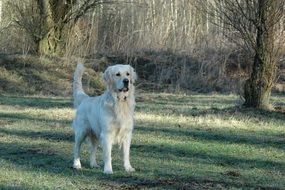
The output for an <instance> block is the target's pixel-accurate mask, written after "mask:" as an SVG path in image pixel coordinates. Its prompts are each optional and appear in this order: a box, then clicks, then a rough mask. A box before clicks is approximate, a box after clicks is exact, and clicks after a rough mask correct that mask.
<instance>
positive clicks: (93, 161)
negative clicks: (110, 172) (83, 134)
mask: <svg viewBox="0 0 285 190" xmlns="http://www.w3.org/2000/svg"><path fill="white" fill-rule="evenodd" d="M88 138H89V144H90V167H91V168H97V167H99V165H98V164H97V161H96V151H97V147H98V142H97V138H96V136H95V135H92V134H91V135H89V136H88Z"/></svg>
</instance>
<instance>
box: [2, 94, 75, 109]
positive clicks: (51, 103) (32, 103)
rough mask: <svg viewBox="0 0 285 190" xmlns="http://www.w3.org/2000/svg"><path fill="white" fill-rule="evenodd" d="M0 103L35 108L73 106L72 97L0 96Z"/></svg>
mask: <svg viewBox="0 0 285 190" xmlns="http://www.w3.org/2000/svg"><path fill="white" fill-rule="evenodd" d="M0 105H8V106H21V107H34V108H42V109H44V108H68V107H72V102H71V99H70V98H40V97H17V96H15V97H13V96H0Z"/></svg>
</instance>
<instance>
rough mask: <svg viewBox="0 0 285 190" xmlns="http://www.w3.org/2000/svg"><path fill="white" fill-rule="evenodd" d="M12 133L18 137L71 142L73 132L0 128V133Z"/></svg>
mask: <svg viewBox="0 0 285 190" xmlns="http://www.w3.org/2000/svg"><path fill="white" fill-rule="evenodd" d="M1 133H2V134H5V135H13V136H18V137H25V138H29V139H39V138H40V139H43V140H52V141H57V142H60V141H69V142H73V141H74V139H73V134H67V133H64V132H59V131H55V132H52V131H27V130H15V129H9V128H0V134H1Z"/></svg>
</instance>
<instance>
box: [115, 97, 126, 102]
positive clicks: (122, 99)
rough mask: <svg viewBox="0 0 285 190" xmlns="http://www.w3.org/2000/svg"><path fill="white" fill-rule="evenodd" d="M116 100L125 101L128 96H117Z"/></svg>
mask: <svg viewBox="0 0 285 190" xmlns="http://www.w3.org/2000/svg"><path fill="white" fill-rule="evenodd" d="M117 99H118V101H122V102H126V101H127V100H128V96H123V97H122V98H121V97H119V96H117Z"/></svg>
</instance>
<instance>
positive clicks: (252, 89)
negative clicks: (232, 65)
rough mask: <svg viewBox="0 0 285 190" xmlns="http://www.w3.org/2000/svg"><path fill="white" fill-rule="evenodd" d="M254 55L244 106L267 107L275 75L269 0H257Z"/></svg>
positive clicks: (246, 85)
mask: <svg viewBox="0 0 285 190" xmlns="http://www.w3.org/2000/svg"><path fill="white" fill-rule="evenodd" d="M258 3H259V7H258V11H259V23H258V27H257V36H256V49H255V57H254V63H253V68H252V73H251V76H250V78H249V79H248V80H247V81H246V83H245V87H244V92H245V94H244V95H245V106H247V107H254V108H261V109H268V108H269V107H270V101H269V100H270V95H271V89H272V86H273V83H274V79H275V75H276V61H275V60H274V55H273V54H274V50H273V46H274V27H273V24H272V22H271V21H272V20H270V15H271V10H272V7H271V6H270V4H269V3H270V0H259V1H258Z"/></svg>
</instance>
